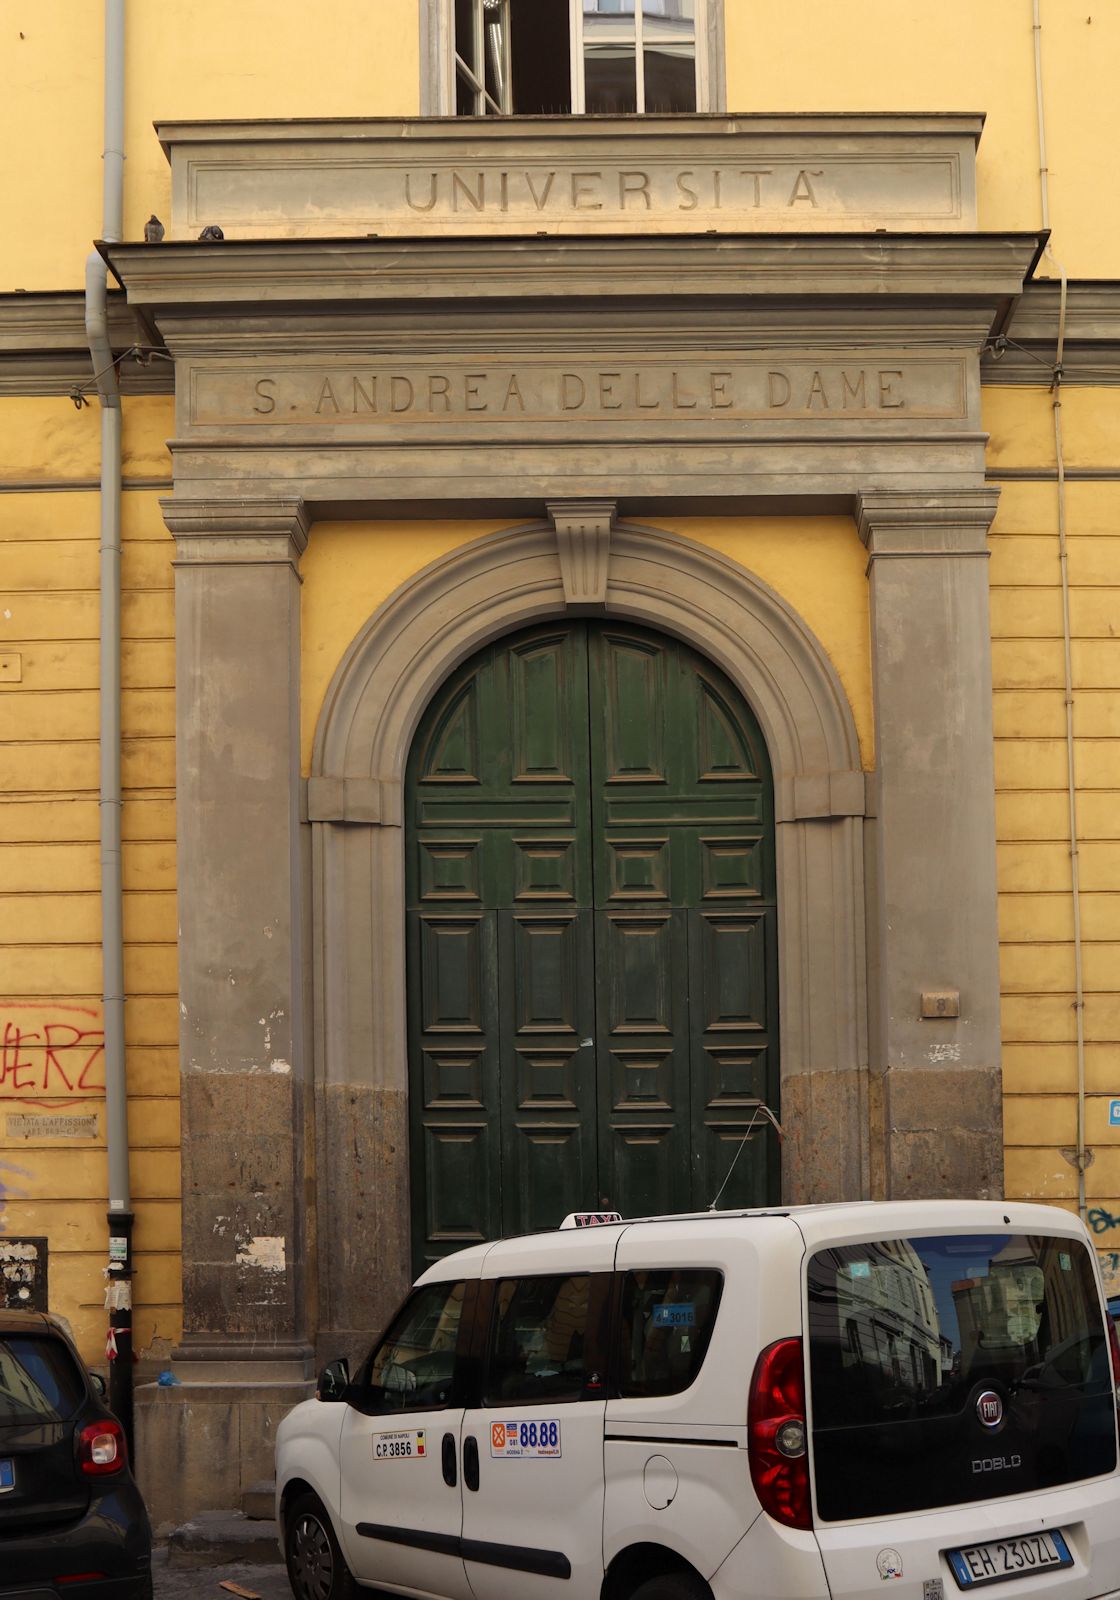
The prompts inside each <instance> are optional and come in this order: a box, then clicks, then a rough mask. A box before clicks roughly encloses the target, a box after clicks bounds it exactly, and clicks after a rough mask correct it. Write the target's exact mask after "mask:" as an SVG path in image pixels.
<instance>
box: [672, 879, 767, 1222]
mask: <svg viewBox="0 0 1120 1600" xmlns="http://www.w3.org/2000/svg"><path fill="white" fill-rule="evenodd" d="M688 917H689V929H688V932H689V962H690V966H691V969H692V973H691V982H690V992H691V994H692V998H693V1011H694V1021H693V1028H692V1038H691V1051H692V1054H691V1087H692V1129H693V1172H694V1174H695V1195H694V1203H695V1204H696V1205H699V1206H702V1207H706V1206H709V1205H711V1203H712V1201H713V1200H714V1198H715V1196H716V1194H717V1193H718V1192H719V1191H720V1189H721V1187H722V1190H723V1192H722V1195H721V1197H720V1202H719V1203H720V1206H721V1207H723V1208H728V1207H734V1206H754V1205H765V1204H768V1203H772V1202H773V1201H774V1200H775V1199H776V1198H777V1193H776V1187H777V1176H778V1171H779V1163H778V1149H777V1142H776V1136H775V1133H774V1130H773V1129H772V1127H771V1126H770V1124H769V1121H768V1119H767V1118H766V1117H764V1116H763V1115H762V1113H761V1112H760V1110H759V1107H760V1105H767V1106H769V1107H770V1109H771V1110H772V1111H773V1112H774V1113H775V1115H778V1114H779V1108H778V1080H777V1049H776V1034H775V1032H774V1031H773V1029H774V1028H775V1027H776V1022H777V1017H776V1012H775V999H774V996H775V994H776V985H777V949H776V940H775V938H774V934H773V929H774V911H773V908H768V909H765V910H761V909H755V908H754V907H752V909H751V910H750V911H744V912H722V911H720V912H711V911H707V910H704V911H691V912H689V913H688ZM725 1180H726V1186H725V1187H724V1184H725Z"/></svg>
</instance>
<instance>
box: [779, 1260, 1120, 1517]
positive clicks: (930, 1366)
mask: <svg viewBox="0 0 1120 1600" xmlns="http://www.w3.org/2000/svg"><path fill="white" fill-rule="evenodd" d="M808 1278H809V1282H808V1290H809V1320H808V1330H809V1374H810V1382H811V1389H812V1400H811V1407H812V1431H813V1461H814V1476H815V1484H816V1496H817V1511H818V1514H819V1516H820V1517H821V1519H822V1520H824V1521H837V1520H846V1519H848V1518H855V1517H867V1516H883V1515H888V1514H890V1513H892V1512H903V1511H921V1510H929V1509H932V1508H934V1507H936V1506H944V1505H954V1504H959V1503H961V1502H966V1501H971V1500H985V1499H991V1498H994V1497H996V1496H1003V1495H1010V1494H1021V1493H1023V1492H1025V1491H1027V1490H1032V1489H1045V1488H1051V1487H1055V1486H1057V1485H1060V1484H1065V1483H1073V1482H1076V1481H1077V1480H1078V1479H1082V1478H1092V1477H1097V1476H1099V1475H1101V1474H1102V1473H1107V1472H1111V1471H1112V1470H1113V1469H1114V1467H1115V1465H1116V1413H1115V1403H1114V1399H1113V1385H1112V1371H1111V1358H1110V1353H1109V1345H1108V1337H1107V1333H1106V1330H1105V1326H1104V1319H1103V1316H1102V1314H1101V1308H1100V1300H1099V1296H1098V1292H1097V1286H1096V1279H1095V1275H1094V1271H1093V1265H1092V1262H1091V1260H1090V1257H1089V1252H1088V1250H1087V1249H1086V1248H1085V1246H1084V1245H1083V1244H1081V1243H1079V1242H1078V1241H1077V1240H1075V1239H1063V1238H1044V1237H1033V1236H1030V1235H1026V1234H1015V1233H998V1234H997V1233H984V1234H967V1235H962V1234H952V1235H945V1236H936V1237H931V1238H898V1239H883V1240H880V1241H878V1242H876V1243H872V1244H858V1245H846V1246H842V1247H838V1248H835V1249H831V1250H823V1251H819V1252H818V1253H817V1254H816V1255H814V1256H813V1257H812V1258H811V1259H810V1262H809V1268H808Z"/></svg>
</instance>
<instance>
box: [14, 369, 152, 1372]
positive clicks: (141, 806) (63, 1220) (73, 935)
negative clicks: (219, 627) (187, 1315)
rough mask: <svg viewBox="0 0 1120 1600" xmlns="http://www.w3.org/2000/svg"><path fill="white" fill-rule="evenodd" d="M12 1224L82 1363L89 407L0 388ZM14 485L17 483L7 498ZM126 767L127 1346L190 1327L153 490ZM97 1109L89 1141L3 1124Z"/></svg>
mask: <svg viewBox="0 0 1120 1600" xmlns="http://www.w3.org/2000/svg"><path fill="white" fill-rule="evenodd" d="M170 432H171V403H170V402H169V401H165V400H160V399H144V400H141V399H133V400H126V401H125V403H124V441H125V473H126V480H130V481H131V482H132V483H134V484H135V483H137V482H154V481H158V480H162V481H166V480H168V479H169V478H170V461H169V458H168V455H167V451H166V448H165V444H164V440H165V439H166V438H167V436H168V435H169V434H170ZM0 435H2V436H3V438H4V441H5V449H4V463H3V468H2V472H0V491H2V492H0V546H2V565H3V599H2V601H0V650H3V651H5V652H9V651H10V652H14V653H15V655H16V656H18V670H19V672H20V676H19V678H18V679H3V680H0V738H2V740H3V744H4V760H3V762H2V763H0V800H2V803H0V1184H2V1189H0V1232H2V1233H4V1234H7V1235H17V1236H20V1235H31V1236H40V1235H46V1237H47V1239H48V1241H49V1250H50V1268H49V1270H50V1297H51V1305H52V1307H53V1308H54V1309H57V1310H59V1311H61V1312H63V1313H64V1314H65V1315H66V1316H67V1317H69V1318H70V1320H71V1322H72V1323H73V1325H74V1329H75V1332H76V1334H77V1335H78V1337H79V1339H80V1341H81V1344H82V1348H83V1351H84V1353H85V1354H86V1356H87V1357H88V1358H89V1359H91V1360H97V1359H101V1357H102V1355H103V1351H104V1339H105V1313H104V1310H103V1305H102V1298H103V1291H104V1282H103V1279H102V1275H101V1274H102V1268H103V1266H104V1264H105V1249H106V1246H105V1209H106V1203H107V1201H106V1193H107V1172H106V1160H105V1100H104V1087H103V1086H104V1081H105V1079H104V1058H103V1052H102V1051H101V1049H100V1042H101V1027H102V1016H101V1000H100V996H101V947H100V938H101V921H100V918H101V911H100V897H99V888H100V881H101V872H100V864H99V845H98V745H97V730H98V692H97V686H98V596H97V588H98V537H99V526H98V523H99V510H98V495H97V494H96V492H94V490H93V488H92V485H94V484H95V483H96V481H97V474H98V470H99V468H98V444H99V436H100V425H99V422H98V415H97V411H96V408H93V407H90V408H86V409H83V410H82V411H75V409H74V407H73V406H72V405H71V404H70V402H69V401H68V400H66V399H63V398H57V399H38V400H16V399H4V400H0ZM8 485H12V486H14V485H20V486H21V488H19V489H16V490H15V492H12V490H11V489H9V488H8ZM123 540H124V543H123V556H122V582H123V632H124V649H123V663H122V673H123V691H122V711H121V714H122V726H123V735H124V738H123V747H122V781H123V786H124V815H123V831H124V849H123V871H124V888H125V893H124V927H125V939H126V942H127V943H126V951H125V985H126V990H127V994H128V1003H127V1006H126V1013H125V1015H126V1040H127V1073H128V1089H129V1099H130V1130H129V1131H130V1138H131V1144H132V1152H131V1172H132V1185H133V1198H134V1203H135V1210H136V1218H137V1221H136V1232H135V1244H136V1252H137V1268H136V1294H137V1304H136V1319H135V1329H136V1333H135V1338H136V1346H137V1349H147V1348H148V1347H150V1346H151V1344H152V1341H153V1339H161V1340H164V1341H172V1340H174V1339H176V1338H177V1337H178V1336H179V1326H180V1314H179V1300H180V1294H181V1290H180V1273H179V1248H180V1216H179V1212H180V1206H179V1158H178V1143H179V1102H178V1092H179V1066H178V1015H177V1013H178V1005H177V993H176V992H177V978H176V928H175V803H174V782H175V750H174V731H175V708H174V693H175V691H174V640H173V611H172V572H171V553H172V548H173V547H172V540H171V537H170V535H169V534H168V532H167V529H166V527H165V525H164V522H163V517H162V515H161V513H160V509H159V504H158V490H156V489H141V488H126V492H125V494H124V510H123ZM48 1109H49V1110H51V1111H53V1112H54V1113H56V1114H58V1115H64V1116H67V1117H71V1116H74V1117H86V1118H89V1117H92V1118H94V1119H95V1127H94V1129H93V1130H92V1134H91V1136H88V1137H80V1138H72V1137H68V1138H66V1139H65V1140H60V1139H57V1138H56V1139H51V1138H44V1137H42V1134H41V1132H39V1131H37V1132H35V1133H33V1134H32V1135H31V1136H30V1137H25V1136H21V1135H18V1134H15V1133H13V1131H12V1129H13V1127H14V1126H18V1124H13V1117H15V1118H18V1117H24V1116H35V1115H36V1113H40V1114H41V1113H42V1112H43V1111H44V1110H48Z"/></svg>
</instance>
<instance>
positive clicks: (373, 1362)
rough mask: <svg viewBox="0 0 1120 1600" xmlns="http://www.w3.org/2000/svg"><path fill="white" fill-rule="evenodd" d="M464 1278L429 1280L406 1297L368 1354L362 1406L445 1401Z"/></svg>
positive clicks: (432, 1405)
mask: <svg viewBox="0 0 1120 1600" xmlns="http://www.w3.org/2000/svg"><path fill="white" fill-rule="evenodd" d="M465 1291H466V1284H464V1283H430V1284H428V1285H427V1286H426V1287H425V1288H423V1289H417V1291H416V1293H415V1294H414V1295H412V1296H411V1298H410V1299H409V1300H408V1301H406V1303H405V1305H404V1306H403V1307H402V1309H401V1312H400V1315H399V1316H398V1317H397V1320H396V1321H395V1322H394V1323H393V1325H392V1327H391V1328H390V1329H389V1332H388V1333H387V1334H386V1335H385V1337H384V1339H382V1341H381V1343H380V1344H379V1345H378V1346H377V1348H376V1350H375V1351H374V1352H373V1355H372V1357H371V1358H370V1371H369V1380H368V1386H367V1393H366V1400H365V1408H366V1409H368V1410H369V1411H372V1412H374V1413H377V1414H383V1413H386V1412H394V1411H433V1410H435V1409H437V1408H438V1407H441V1406H446V1405H448V1404H449V1403H450V1398H451V1381H452V1378H453V1377H454V1374H455V1345H456V1342H457V1340H458V1337H459V1319H460V1317H461V1316H462V1312H463V1295H464V1293H465Z"/></svg>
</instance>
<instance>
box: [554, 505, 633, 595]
mask: <svg viewBox="0 0 1120 1600" xmlns="http://www.w3.org/2000/svg"><path fill="white" fill-rule="evenodd" d="M616 509H617V507H616V503H615V501H613V500H558V501H552V502H550V503H549V505H548V507H547V510H548V515H549V519H550V520H551V522H552V526H553V527H554V528H555V530H556V547H557V552H558V554H559V556H560V577H561V581H562V582H563V585H564V604H565V606H566V607H567V608H568V609H569V610H573V609H579V610H588V611H605V610H606V605H607V583H608V580H609V576H610V560H611V531H612V529H613V527H614V518H615V511H616Z"/></svg>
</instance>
